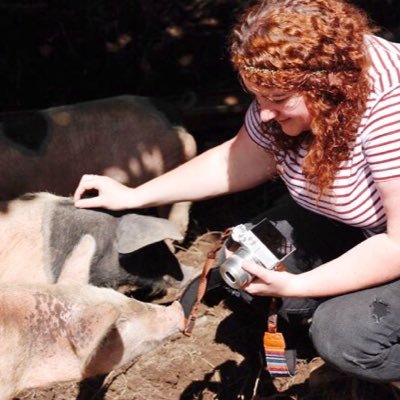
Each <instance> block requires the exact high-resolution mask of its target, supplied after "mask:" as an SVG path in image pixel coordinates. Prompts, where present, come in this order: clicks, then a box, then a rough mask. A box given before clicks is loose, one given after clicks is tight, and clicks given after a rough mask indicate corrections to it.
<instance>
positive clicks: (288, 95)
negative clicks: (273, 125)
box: [243, 79, 312, 136]
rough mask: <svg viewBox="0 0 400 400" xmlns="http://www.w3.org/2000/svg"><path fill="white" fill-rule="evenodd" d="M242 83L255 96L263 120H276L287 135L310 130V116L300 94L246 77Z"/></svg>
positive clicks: (296, 134) (295, 134)
mask: <svg viewBox="0 0 400 400" xmlns="http://www.w3.org/2000/svg"><path fill="white" fill-rule="evenodd" d="M243 83H244V84H245V86H246V88H247V90H248V91H249V92H250V93H252V94H253V95H254V96H255V98H256V101H257V103H258V106H259V110H260V117H261V120H262V121H263V122H268V121H270V120H271V119H274V120H276V121H277V122H278V124H279V125H280V126H281V128H282V131H283V132H284V133H286V135H288V136H298V135H300V134H301V133H302V132H304V131H308V130H310V124H311V120H312V117H311V114H310V112H309V110H308V109H307V106H306V104H305V101H304V97H303V96H302V95H301V94H299V93H296V92H285V91H283V90H281V89H273V88H264V87H262V86H258V85H255V84H254V83H252V82H249V81H248V80H247V79H243Z"/></svg>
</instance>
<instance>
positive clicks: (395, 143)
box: [363, 85, 400, 181]
mask: <svg viewBox="0 0 400 400" xmlns="http://www.w3.org/2000/svg"><path fill="white" fill-rule="evenodd" d="M364 130H365V136H364V140H363V142H364V143H363V147H364V152H365V157H366V160H367V162H368V165H369V166H370V169H371V173H372V176H373V178H374V180H375V181H386V180H390V179H395V178H400V85H399V86H396V87H395V88H392V89H391V90H390V91H388V92H387V93H386V94H385V95H384V96H383V97H382V98H381V99H380V100H379V101H378V103H377V104H376V105H375V106H374V107H373V109H372V112H371V116H370V118H369V120H368V122H367V125H366V127H365V128H364Z"/></svg>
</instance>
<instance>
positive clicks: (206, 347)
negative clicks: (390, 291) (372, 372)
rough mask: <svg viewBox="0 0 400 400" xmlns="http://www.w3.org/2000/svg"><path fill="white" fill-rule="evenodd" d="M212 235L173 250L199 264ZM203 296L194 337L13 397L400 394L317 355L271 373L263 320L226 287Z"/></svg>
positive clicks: (310, 398) (366, 397)
mask: <svg viewBox="0 0 400 400" xmlns="http://www.w3.org/2000/svg"><path fill="white" fill-rule="evenodd" d="M216 238H217V234H215V233H214V232H208V233H205V234H202V235H200V236H198V237H197V238H196V239H195V240H194V242H193V243H192V244H191V245H190V246H189V247H188V248H184V247H182V248H180V249H178V258H179V259H180V261H181V262H182V263H184V264H185V265H190V266H193V267H195V268H198V269H201V267H202V265H203V262H204V259H205V257H206V254H207V252H208V251H209V250H210V249H211V248H213V246H214V245H215V240H216ZM171 295H172V296H173V295H174V294H173V293H171ZM204 303H205V304H203V305H202V307H201V309H200V313H199V315H200V317H199V319H198V320H197V323H196V325H195V328H194V331H193V334H192V336H191V337H186V336H183V335H179V336H176V337H174V338H172V339H170V340H168V341H167V342H165V343H164V344H162V345H161V346H159V347H158V348H156V349H155V350H153V351H152V352H150V353H147V354H145V355H143V356H142V357H141V358H140V359H138V360H137V361H136V362H134V363H132V364H130V365H127V366H125V367H124V368H122V369H119V370H116V371H113V372H111V373H110V374H109V375H107V376H106V377H99V378H98V379H92V380H87V381H85V382H81V383H78V382H73V383H68V384H62V385H57V386H54V387H51V388H47V389H43V390H31V391H27V392H25V393H23V394H21V395H20V396H19V397H18V399H20V400H23V399H24V400H28V399H32V400H33V399H35V400H75V399H76V400H100V399H104V400H149V399H152V400H178V399H179V400H190V399H193V400H194V399H198V400H211V399H219V400H231V399H232V400H234V399H239V400H247V399H254V400H273V399H304V400H306V399H307V400H317V399H318V400H320V399H321V400H326V399H327V400H329V399H332V400H346V399H359V400H375V399H376V400H377V399H379V400H382V399H385V400H390V399H400V391H399V392H397V391H396V390H395V389H393V388H392V387H391V386H389V385H384V384H372V383H366V382H361V381H359V380H356V379H354V378H349V377H346V376H343V375H341V374H340V373H338V372H335V371H333V370H332V369H330V368H328V367H327V366H326V365H325V364H324V363H323V361H322V360H321V359H320V358H318V357H313V358H311V359H309V360H306V359H299V360H298V362H297V368H296V374H295V375H294V376H293V377H291V378H280V379H275V380H272V379H271V378H270V376H269V375H268V373H266V372H265V369H264V365H263V361H262V354H261V352H260V340H261V335H262V332H263V329H264V319H263V318H262V317H260V312H259V310H258V309H257V307H255V306H251V305H248V304H247V303H245V302H244V301H243V300H241V299H238V298H235V297H234V296H232V295H229V294H227V293H226V291H225V290H221V291H219V290H216V291H214V293H213V292H211V293H209V294H208V295H207V296H206V298H205V300H204Z"/></svg>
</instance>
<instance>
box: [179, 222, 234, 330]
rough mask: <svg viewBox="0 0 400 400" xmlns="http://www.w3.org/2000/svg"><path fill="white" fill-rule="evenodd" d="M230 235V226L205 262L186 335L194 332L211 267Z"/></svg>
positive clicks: (186, 322) (188, 320)
mask: <svg viewBox="0 0 400 400" xmlns="http://www.w3.org/2000/svg"><path fill="white" fill-rule="evenodd" d="M230 235H231V229H230V228H229V229H227V230H226V231H225V232H224V233H222V235H221V237H220V238H219V239H218V242H217V244H216V245H215V247H214V248H213V249H212V250H210V251H209V252H208V253H207V259H206V261H205V263H204V266H203V271H202V273H201V276H200V279H199V286H198V289H197V298H196V302H195V303H194V304H193V307H192V309H191V311H190V314H189V316H188V317H187V318H186V319H185V329H184V330H183V334H184V335H186V336H190V335H191V334H192V331H193V328H194V324H195V321H196V319H197V312H198V309H199V307H200V304H201V301H202V300H203V297H204V294H205V293H206V291H207V282H208V281H207V277H208V273H209V272H210V269H211V268H212V267H213V266H214V263H215V258H216V256H217V252H218V251H219V250H220V249H221V247H222V246H223V245H224V243H225V240H226V239H227V238H228V237H229V236H230Z"/></svg>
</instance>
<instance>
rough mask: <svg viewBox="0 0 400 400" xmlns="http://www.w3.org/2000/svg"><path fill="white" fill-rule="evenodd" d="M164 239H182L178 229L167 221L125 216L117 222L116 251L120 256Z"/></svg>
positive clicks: (136, 215) (139, 216) (143, 216)
mask: <svg viewBox="0 0 400 400" xmlns="http://www.w3.org/2000/svg"><path fill="white" fill-rule="evenodd" d="M164 239H173V240H182V239H183V237H182V234H181V233H180V232H179V229H178V227H177V226H176V225H174V224H173V223H172V222H170V221H168V220H167V219H163V218H156V217H149V216H146V215H138V214H127V215H124V216H122V217H121V219H120V221H119V224H118V228H117V250H118V252H119V253H121V254H127V253H131V252H133V251H135V250H139V249H140V248H142V247H145V246H147V245H149V244H152V243H156V242H160V241H161V240H164Z"/></svg>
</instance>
